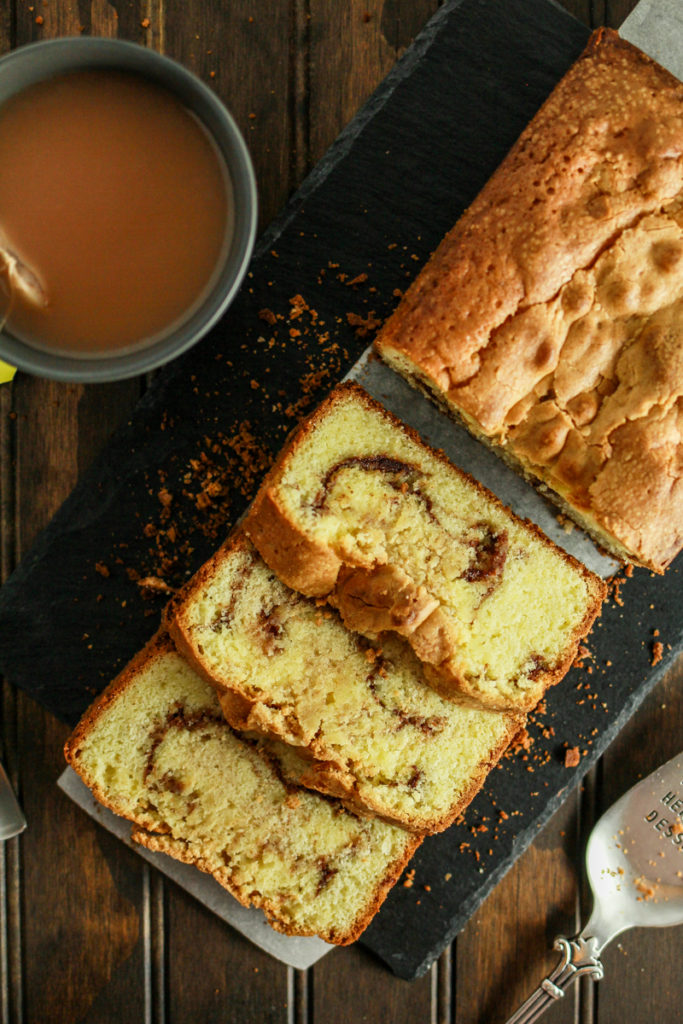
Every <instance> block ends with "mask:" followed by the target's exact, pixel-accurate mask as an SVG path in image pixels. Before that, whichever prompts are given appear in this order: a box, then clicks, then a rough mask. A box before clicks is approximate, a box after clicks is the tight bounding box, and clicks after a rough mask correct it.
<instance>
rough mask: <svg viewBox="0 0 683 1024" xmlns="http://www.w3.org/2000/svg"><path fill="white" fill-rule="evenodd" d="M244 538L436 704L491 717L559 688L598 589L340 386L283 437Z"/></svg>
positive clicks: (594, 609)
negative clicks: (405, 650) (416, 673)
mask: <svg viewBox="0 0 683 1024" xmlns="http://www.w3.org/2000/svg"><path fill="white" fill-rule="evenodd" d="M245 530H246V532H247V534H248V535H249V536H250V538H251V540H252V541H253V543H254V545H255V547H256V548H257V549H258V551H259V552H260V554H261V556H262V557H263V559H264V561H265V562H266V563H267V564H268V565H269V566H270V568H271V569H273V571H274V572H275V573H276V574H277V575H278V576H279V577H280V579H281V580H283V582H285V583H286V584H287V585H288V586H290V587H292V588H293V589H295V590H299V591H300V592H301V593H303V594H306V595H308V596H310V597H317V598H324V599H325V600H327V601H328V602H329V603H330V604H332V605H334V606H335V607H337V608H338V609H339V611H340V613H341V616H342V618H343V619H344V622H345V623H346V625H347V626H348V627H349V628H351V629H353V630H356V631H358V632H360V633H363V634H364V635H366V636H368V637H370V638H372V639H373V640H374V641H376V642H378V643H380V645H381V643H382V642H383V641H381V640H377V638H378V637H380V636H381V635H382V634H384V633H386V632H395V633H399V634H401V635H402V636H405V637H406V638H407V639H408V641H409V643H410V644H411V646H412V647H413V649H414V651H415V653H416V654H417V656H418V658H419V659H420V660H421V661H422V662H423V663H424V665H425V673H426V676H427V677H428V679H429V681H430V683H431V684H432V686H434V687H435V688H436V689H437V690H438V691H439V692H440V693H442V694H443V695H445V696H446V697H448V698H449V699H454V700H460V701H466V702H470V703H476V704H478V705H482V706H487V707H489V708H494V709H497V710H505V709H510V710H516V711H518V712H525V711H527V710H529V709H530V708H533V707H534V706H535V705H536V704H537V703H538V701H539V700H540V698H541V697H542V696H543V694H544V693H545V691H546V689H547V687H548V686H549V685H550V684H551V683H556V682H557V681H558V680H559V679H561V678H562V676H563V675H564V674H565V672H566V670H567V669H568V667H569V665H570V664H571V662H572V660H573V658H574V655H575V653H576V649H577V645H578V642H579V640H580V639H581V637H582V636H583V635H584V634H585V633H586V632H587V630H588V629H589V627H590V626H591V624H592V622H593V620H594V618H595V616H596V615H597V613H598V611H599V608H600V604H601V601H602V599H603V597H604V592H605V588H604V585H603V583H602V581H601V580H600V579H598V577H596V576H594V575H593V574H592V573H590V572H589V571H588V570H587V569H585V568H584V567H583V566H582V565H581V564H580V563H578V562H577V561H576V560H575V559H573V558H571V557H570V556H569V555H567V554H565V553H564V552H563V551H561V550H560V549H559V548H557V547H555V545H554V544H552V543H551V542H550V541H549V540H548V539H547V538H546V537H545V536H544V535H543V534H542V533H541V532H540V531H539V530H538V529H537V528H536V527H534V526H533V525H531V524H529V523H525V522H522V521H521V520H520V519H518V518H517V517H516V516H514V515H513V513H512V512H511V511H510V510H509V509H507V508H505V506H503V505H502V504H501V502H500V501H498V499H497V498H496V497H495V496H494V495H492V494H490V493H489V492H488V491H486V490H485V489H484V488H483V487H481V486H480V485H479V484H478V483H477V482H476V481H474V480H472V479H471V477H469V476H467V475H466V474H464V473H462V472H461V471H460V470H458V469H456V468H455V467H454V466H453V465H452V464H451V463H450V462H449V461H448V459H447V458H446V457H445V455H444V454H443V453H442V452H437V451H434V450H433V449H431V448H429V447H428V446H427V445H425V444H424V443H423V442H422V441H421V440H420V438H419V437H418V436H417V434H415V432H414V431H412V430H410V429H409V428H407V427H406V426H404V425H403V424H402V423H400V421H399V420H397V419H396V418H395V417H394V416H392V415H390V414H389V413H388V412H386V410H384V409H383V408H382V406H380V405H379V404H378V403H377V402H375V401H374V400H373V399H371V398H370V397H369V396H368V395H367V394H366V392H364V391H363V389H362V388H360V387H358V386H357V385H355V384H342V385H340V386H339V387H338V388H336V389H335V390H334V391H333V392H332V393H331V395H330V396H329V397H328V398H327V400H326V401H325V402H323V404H322V405H321V406H320V407H319V408H318V409H317V411H316V412H315V413H314V414H313V415H312V417H310V418H309V419H308V420H306V421H305V422H304V424H303V425H302V426H301V427H300V429H299V430H298V431H297V433H296V434H295V435H294V436H293V437H292V438H291V439H290V440H289V442H288V443H287V444H286V446H285V448H284V449H283V450H282V452H281V453H280V455H279V457H278V459H277V461H276V463H275V465H274V466H273V467H272V469H271V471H270V472H269V474H268V476H267V477H266V479H265V481H264V483H263V485H262V487H261V489H260V490H259V492H258V494H257V496H256V499H255V501H254V504H253V506H252V508H251V510H250V512H249V514H248V516H247V518H246V520H245Z"/></svg>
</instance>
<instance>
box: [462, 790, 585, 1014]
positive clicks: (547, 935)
mask: <svg viewBox="0 0 683 1024" xmlns="http://www.w3.org/2000/svg"><path fill="white" fill-rule="evenodd" d="M578 813H579V799H578V795H576V796H573V797H572V798H571V799H569V800H567V802H566V804H565V805H564V806H563V807H562V808H561V810H560V811H558V813H557V814H556V815H555V816H554V817H553V819H552V821H551V822H550V823H549V825H548V826H547V827H546V828H545V829H544V830H543V832H542V834H541V835H540V836H539V837H538V839H537V840H536V842H535V843H534V844H533V846H531V847H530V848H529V849H528V850H527V851H526V853H525V854H524V855H523V856H522V857H521V858H520V859H519V860H518V861H517V863H516V864H515V866H514V867H513V868H512V870H511V871H509V872H508V874H507V875H506V876H505V878H504V879H503V881H502V882H501V883H500V884H499V885H498V886H497V887H496V888H495V889H494V891H493V892H492V893H491V895H490V896H489V898H488V900H487V901H486V903H485V904H484V905H483V906H482V907H481V908H480V910H479V911H478V912H477V913H476V914H475V915H474V917H473V918H472V919H471V921H470V922H469V924H468V925H467V927H466V928H465V930H464V931H463V932H462V933H461V934H460V936H459V937H458V939H457V942H456V972H455V999H456V1005H457V1015H456V1018H455V1019H456V1020H457V1022H458V1024H479V1022H481V1021H486V1022H487V1024H499V1022H503V1021H505V1020H507V1018H508V1016H509V1015H510V1014H511V1013H512V1012H513V1011H514V1010H515V1009H516V1008H517V1006H519V1005H520V1004H521V1003H522V1002H524V1000H525V999H526V998H527V996H529V995H530V994H531V992H532V991H533V990H534V989H535V988H536V987H537V985H538V984H539V983H540V982H541V980H542V979H543V978H544V977H545V976H546V974H548V973H549V972H550V971H551V970H552V968H553V967H554V966H555V964H556V963H557V960H558V954H557V953H555V952H553V950H552V944H553V940H554V938H555V936H556V935H566V936H571V935H574V934H576V932H577V931H578V919H577V915H576V904H577V891H578V889H577V886H578V823H577V822H578ZM577 1000H578V992H575V993H572V994H571V996H568V997H567V998H566V999H564V1000H563V1002H562V1004H560V1005H559V1006H558V1007H556V1008H555V1009H554V1011H553V1017H552V1020H553V1021H554V1024H570V1022H572V1021H574V1020H575V1014H576V1007H577Z"/></svg>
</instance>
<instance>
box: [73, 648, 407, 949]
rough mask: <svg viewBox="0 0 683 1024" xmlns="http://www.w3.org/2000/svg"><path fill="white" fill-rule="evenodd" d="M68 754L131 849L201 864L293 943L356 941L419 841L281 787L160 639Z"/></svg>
mask: <svg viewBox="0 0 683 1024" xmlns="http://www.w3.org/2000/svg"><path fill="white" fill-rule="evenodd" d="M65 753H66V758H67V761H68V762H69V764H70V765H71V766H72V767H73V768H74V769H75V770H76V771H77V772H78V774H79V775H80V776H81V778H82V779H83V781H84V782H85V783H86V784H87V785H88V786H89V787H90V789H92V791H93V793H94V794H95V796H96V797H97V799H98V800H99V801H100V802H101V803H103V804H104V805H105V807H108V808H110V809H111V810H112V811H114V812H115V813H116V814H120V815H122V816H123V817H125V818H129V819H130V820H131V821H132V822H133V823H134V827H133V833H132V834H133V839H135V840H136V842H138V843H140V844H141V845H143V846H145V847H147V848H148V849H150V850H160V851H162V852H163V853H168V854H170V856H172V857H175V858H176V859H177V860H180V861H184V862H186V863H189V864H195V865H196V866H197V867H199V868H201V870H202V871H206V872H208V873H209V874H211V875H213V877H214V878H215V879H216V880H217V881H218V882H220V884H221V885H223V886H224V887H225V888H226V889H228V890H229V892H231V893H232V894H233V896H235V897H236V898H237V899H238V900H239V901H240V903H242V904H243V905H245V906H248V905H249V904H253V905H254V906H256V907H260V908H261V909H262V910H263V911H264V912H265V914H266V917H267V918H268V921H269V922H270V924H271V925H272V926H273V928H275V929H276V930H277V931H281V932H286V933H287V934H291V935H319V936H320V937H321V938H322V939H325V940H326V941H328V942H334V943H338V944H340V945H344V944H346V943H349V942H352V941H353V940H354V939H356V938H357V937H358V935H359V934H360V933H361V932H362V931H363V929H364V928H365V927H366V925H367V924H368V923H369V921H370V919H371V918H372V916H373V915H374V914H375V913H376V911H377V910H378V909H379V906H380V904H381V903H382V901H383V899H384V897H385V895H386V893H387V891H388V890H389V888H390V887H391V885H392V884H393V882H395V881H396V879H397V878H398V876H399V874H400V873H401V871H402V870H403V867H404V866H405V864H406V863H407V861H408V860H409V858H410V857H411V855H412V853H413V851H414V850H415V849H416V847H417V846H418V845H419V842H420V840H419V838H417V837H416V836H413V835H410V834H409V833H408V832H405V831H404V830H403V829H400V828H396V827H394V826H392V825H387V824H386V823H385V822H382V821H378V820H376V819H360V818H358V817H356V816H355V815H353V814H351V813H350V812H349V811H347V810H346V809H345V808H344V807H343V806H342V805H341V804H340V803H339V802H338V801H335V800H330V799H327V798H324V797H321V796H319V795H318V794H317V793H311V792H308V791H307V790H304V789H300V788H297V787H293V786H291V785H288V784H285V783H284V782H283V780H282V777H281V775H280V772H279V769H277V762H276V761H271V760H269V759H268V758H267V757H266V756H264V754H263V752H262V751H260V750H259V749H257V748H256V747H255V746H254V745H250V744H249V743H248V742H246V741H245V740H244V739H241V738H240V737H239V736H237V735H236V734H235V733H234V732H233V731H232V729H230V727H229V725H228V724H227V722H226V721H225V719H224V717H223V715H222V714H221V710H220V706H219V704H218V700H217V698H216V696H215V694H214V692H213V690H212V688H211V687H210V686H209V685H208V683H206V682H204V680H203V679H200V678H199V677H198V676H197V675H196V674H195V673H194V672H193V671H192V670H191V669H190V668H189V667H188V666H187V665H186V663H185V662H184V661H183V660H182V658H181V657H180V656H179V655H178V654H177V653H176V651H175V650H174V649H173V646H172V645H171V643H170V642H169V640H168V638H166V637H158V638H156V639H155V640H153V641H152V642H151V643H150V644H149V645H148V646H147V647H146V648H145V650H144V651H142V652H141V654H140V655H138V657H137V658H135V659H134V660H133V662H131V664H130V665H129V666H128V667H127V668H126V669H125V670H124V671H123V672H122V673H121V674H120V675H119V676H118V677H117V679H115V680H114V682H113V683H111V684H110V686H109V687H108V688H107V690H105V692H104V693H103V694H102V695H101V697H99V699H98V700H97V701H96V702H95V704H94V705H93V706H92V708H91V709H90V710H89V711H88V712H87V713H86V715H85V716H84V718H83V719H82V720H81V722H80V724H79V725H78V727H77V728H76V730H75V732H74V733H73V735H72V736H71V738H70V739H69V741H68V742H67V744H66V748H65Z"/></svg>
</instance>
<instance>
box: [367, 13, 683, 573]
mask: <svg viewBox="0 0 683 1024" xmlns="http://www.w3.org/2000/svg"><path fill="white" fill-rule="evenodd" d="M376 348H377V351H378V352H379V354H380V355H381V357H382V358H383V359H384V360H385V361H386V362H387V363H388V364H389V365H390V366H391V367H392V368H394V369H395V370H397V371H398V372H399V373H401V374H402V375H403V376H404V377H406V379H407V380H408V381H409V382H411V383H412V384H414V385H415V386H417V387H419V388H421V389H423V390H425V391H426V392H427V393H428V394H430V395H431V396H432V397H433V398H435V399H436V400H437V402H438V403H439V404H440V405H442V406H444V407H445V408H446V409H447V410H448V411H449V412H451V413H452V414H454V415H455V416H456V417H458V418H459V419H460V420H461V421H462V422H463V423H464V424H465V425H466V426H467V427H468V428H469V429H470V430H471V431H472V433H473V434H474V435H475V436H476V437H478V438H480V439H481V440H484V441H485V442H487V443H489V444H491V445H492V446H493V447H495V448H496V450H497V451H498V452H499V454H501V455H502V456H503V457H504V458H505V459H506V460H507V461H508V462H509V463H510V464H511V465H512V466H513V467H514V468H516V469H517V470H521V471H522V473H524V474H525V475H526V476H527V477H529V478H530V479H532V480H533V481H535V482H536V483H538V484H540V485H541V487H542V489H543V490H544V491H546V492H547V493H549V496H550V497H554V499H555V500H556V501H557V503H558V504H559V505H560V507H561V508H562V509H563V510H564V511H566V512H567V513H569V515H571V516H573V518H574V519H575V520H576V521H577V522H578V523H579V524H580V525H581V526H582V527H583V528H584V529H586V530H588V531H589V532H590V533H591V534H592V536H593V537H594V538H595V539H596V540H597V542H598V543H599V544H600V545H601V546H602V547H604V548H606V549H607V550H609V551H611V552H612V553H613V554H615V555H616V556H617V557H618V558H621V559H623V560H631V561H635V562H638V563H640V564H642V565H644V566H648V567H650V568H652V569H654V570H655V571H657V572H663V571H664V569H665V568H666V566H667V565H669V563H670V562H671V561H672V559H673V558H674V557H675V555H676V554H677V552H678V551H679V550H680V549H681V546H682V545H683V457H682V454H681V453H682V450H683V442H682V438H683V84H682V83H681V82H680V81H678V79H676V78H674V76H673V75H671V74H669V72H668V71H666V70H665V69H664V68H662V67H660V66H659V65H658V64H657V63H656V62H655V61H653V60H651V59H650V58H649V57H647V56H646V55H645V54H644V53H642V52H641V51H640V50H638V49H637V47H634V46H632V45H631V44H629V43H627V42H625V41H624V40H622V39H620V38H619V36H618V35H617V33H616V32H612V31H610V30H606V29H600V30H599V31H598V32H596V33H594V35H593V36H592V37H591V40H590V43H589V45H588V47H587V49H586V51H585V52H584V54H583V55H582V56H581V57H580V58H579V60H578V61H577V62H576V63H575V64H574V66H573V67H572V68H571V69H570V70H569V71H568V73H567V74H566V75H565V76H564V78H563V79H562V80H561V81H560V82H559V84H558V85H557V87H556V88H555V90H554V91H553V92H552V94H551V95H550V97H549V98H548V100H547V101H546V103H545V104H544V105H543V106H542V107H541V109H540V110H539V112H538V113H537V114H536V116H535V117H534V118H533V120H532V121H531V123H530V124H529V126H528V127H527V128H526V130H525V131H524V132H523V134H522V135H521V137H520V139H519V141H518V142H517V143H516V144H515V146H514V147H513V148H512V150H511V151H510V153H509V154H508V156H507V157H506V158H505V160H504V161H503V163H502V164H501V165H500V167H499V168H498V170H497V171H496V172H495V173H494V174H493V176H492V177H491V178H490V180H489V181H488V183H487V184H486V185H485V186H484V188H483V189H482V191H481V192H480V194H479V195H478V196H477V198H476V199H475V200H474V202H473V203H472V205H471V206H470V208H469V209H468V210H466V211H465V212H464V213H463V215H462V217H461V218H460V220H459V221H458V223H457V224H456V225H455V227H454V228H453V229H452V230H451V231H450V232H449V233H448V234H447V235H446V237H445V238H444V239H443V241H442V242H441V244H440V245H439V246H438V248H437V249H436V251H435V253H434V255H433V256H432V258H431V259H430V260H429V262H428V263H427V265H426V266H425V268H424V269H423V270H422V271H421V273H420V274H419V275H418V277H417V278H416V280H415V281H414V282H413V284H412V285H411V287H410V288H409V289H408V291H407V292H406V294H405V296H404V298H403V299H402V300H401V302H400V303H399V305H398V307H397V309H396V311H395V312H394V314H393V316H391V317H390V318H389V320H388V321H387V323H386V324H385V326H384V328H383V329H382V330H381V331H380V333H379V335H378V337H377V339H376Z"/></svg>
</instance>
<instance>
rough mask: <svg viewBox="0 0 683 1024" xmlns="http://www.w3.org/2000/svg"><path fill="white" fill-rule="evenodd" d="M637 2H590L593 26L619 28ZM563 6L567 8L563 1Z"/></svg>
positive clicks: (616, 0) (626, 0)
mask: <svg viewBox="0 0 683 1024" xmlns="http://www.w3.org/2000/svg"><path fill="white" fill-rule="evenodd" d="M636 2H637V0H590V8H591V12H590V13H591V24H592V25H594V26H595V27H596V28H597V26H598V25H608V26H609V27H610V28H619V26H620V25H621V23H622V21H623V20H624V18H625V17H626V16H627V15H628V14H630V13H631V11H632V10H633V8H634V7H635V6H636ZM562 5H563V6H566V4H565V3H564V0H563V4H562Z"/></svg>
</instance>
